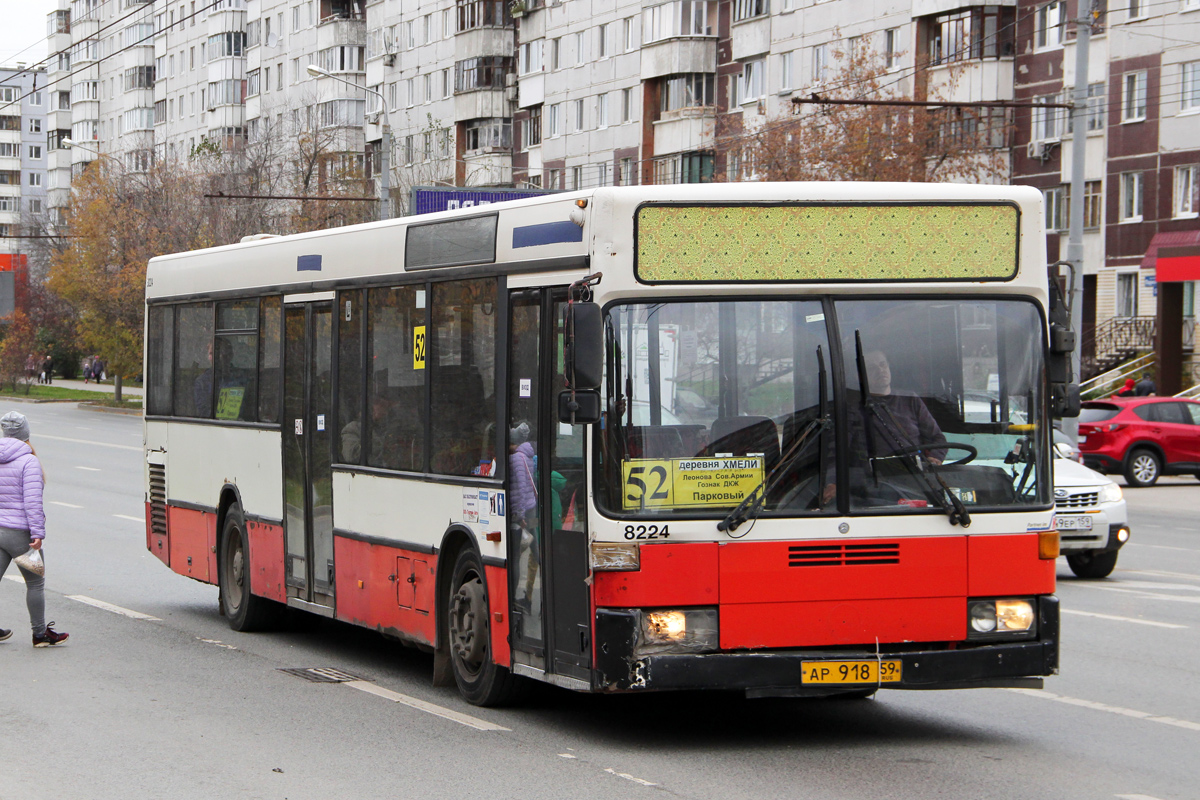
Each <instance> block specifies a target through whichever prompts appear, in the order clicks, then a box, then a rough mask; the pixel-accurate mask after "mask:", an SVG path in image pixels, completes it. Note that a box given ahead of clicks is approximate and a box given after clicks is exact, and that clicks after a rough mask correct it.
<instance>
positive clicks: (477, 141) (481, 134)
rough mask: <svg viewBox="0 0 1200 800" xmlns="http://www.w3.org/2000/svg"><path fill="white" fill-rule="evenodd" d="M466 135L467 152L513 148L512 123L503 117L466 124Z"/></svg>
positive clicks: (477, 120) (474, 120) (472, 121)
mask: <svg viewBox="0 0 1200 800" xmlns="http://www.w3.org/2000/svg"><path fill="white" fill-rule="evenodd" d="M464 133H465V134H466V141H465V142H464V146H465V147H466V149H467V150H483V149H485V148H493V147H500V148H507V147H512V123H511V122H510V121H509V120H508V119H506V118H503V117H500V118H491V119H473V120H471V121H470V122H468V123H467V124H466V128H465V130H464Z"/></svg>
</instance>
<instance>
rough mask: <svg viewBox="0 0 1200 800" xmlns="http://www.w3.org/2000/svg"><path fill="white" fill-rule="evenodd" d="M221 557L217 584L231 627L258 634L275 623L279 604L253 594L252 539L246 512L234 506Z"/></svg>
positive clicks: (223, 531) (227, 518)
mask: <svg viewBox="0 0 1200 800" xmlns="http://www.w3.org/2000/svg"><path fill="white" fill-rule="evenodd" d="M219 550H220V557H219V558H218V560H217V583H218V585H219V587H220V593H221V608H222V609H224V612H225V618H226V619H227V620H229V627H230V628H233V629H234V630H235V631H258V630H262V629H264V628H267V627H269V626H270V625H271V623H272V622H273V621H274V620H275V617H276V613H277V609H278V605H277V604H276V603H272V602H271V601H270V600H267V599H266V598H263V597H255V596H254V595H253V594H251V592H250V539H249V537H248V536H247V535H246V521H245V519H244V518H243V517H242V510H241V508H239V507H238V506H236V505H234V506H231V507H230V508H229V510H228V511H227V512H226V513H225V525H224V527H223V528H222V529H221V547H220V548H219Z"/></svg>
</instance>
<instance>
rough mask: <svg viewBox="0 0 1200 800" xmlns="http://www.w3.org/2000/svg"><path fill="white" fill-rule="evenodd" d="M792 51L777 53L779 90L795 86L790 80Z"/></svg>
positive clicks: (786, 89) (782, 90) (783, 90)
mask: <svg viewBox="0 0 1200 800" xmlns="http://www.w3.org/2000/svg"><path fill="white" fill-rule="evenodd" d="M792 55H793V54H792V53H780V54H779V91H781V92H786V91H789V90H791V89H793V88H795V82H794V81H793V80H792Z"/></svg>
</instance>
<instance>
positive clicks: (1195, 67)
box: [1180, 61, 1200, 111]
mask: <svg viewBox="0 0 1200 800" xmlns="http://www.w3.org/2000/svg"><path fill="white" fill-rule="evenodd" d="M1182 67H1183V97H1182V98H1181V99H1182V102H1181V104H1180V105H1181V107H1182V109H1183V110H1184V111H1192V110H1194V109H1198V108H1200V61H1189V62H1187V63H1186V64H1183V65H1182Z"/></svg>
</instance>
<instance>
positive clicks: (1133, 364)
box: [1079, 353, 1154, 400]
mask: <svg viewBox="0 0 1200 800" xmlns="http://www.w3.org/2000/svg"><path fill="white" fill-rule="evenodd" d="M1152 366H1154V353H1146V354H1145V355H1143V356H1138V357H1137V358H1135V359H1133V360H1132V361H1126V362H1125V363H1124V364H1122V365H1121V366H1119V367H1116V368H1114V369H1110V370H1108V371H1107V372H1102V373H1100V374H1099V375H1097V376H1096V377H1094V378H1089V379H1088V380H1086V381H1084V382H1083V383H1081V384H1079V393H1080V395H1082V396H1083V397H1084V398H1085V399H1087V400H1095V399H1096V398H1098V397H1108V396H1109V395H1111V394H1113V393H1114V392H1115V390H1116V388H1119V387H1120V385H1121V384H1122V383H1124V382H1125V379H1126V378H1132V377H1135V376H1137V375H1140V374H1141V373H1142V372H1145V371H1146V370H1148V369H1149V368H1150V367H1152Z"/></svg>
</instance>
